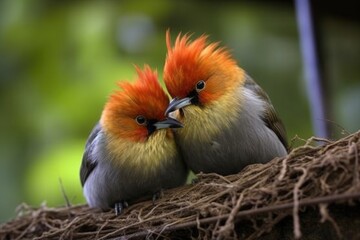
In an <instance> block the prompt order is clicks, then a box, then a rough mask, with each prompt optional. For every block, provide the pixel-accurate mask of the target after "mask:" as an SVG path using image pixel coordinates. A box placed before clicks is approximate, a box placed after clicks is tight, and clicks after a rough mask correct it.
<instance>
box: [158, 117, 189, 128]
mask: <svg viewBox="0 0 360 240" xmlns="http://www.w3.org/2000/svg"><path fill="white" fill-rule="evenodd" d="M153 126H154V127H155V128H156V129H157V130H158V129H162V128H182V127H183V125H182V123H181V122H179V121H178V120H176V119H174V118H171V117H167V118H166V119H165V120H163V121H158V122H156V123H154V124H153Z"/></svg>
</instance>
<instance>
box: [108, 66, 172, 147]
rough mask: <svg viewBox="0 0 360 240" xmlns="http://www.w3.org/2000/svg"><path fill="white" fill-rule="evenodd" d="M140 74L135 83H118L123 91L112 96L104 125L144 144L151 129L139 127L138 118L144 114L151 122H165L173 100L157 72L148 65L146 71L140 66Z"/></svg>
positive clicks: (115, 132) (137, 68) (138, 71)
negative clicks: (170, 98) (163, 86)
mask: <svg viewBox="0 0 360 240" xmlns="http://www.w3.org/2000/svg"><path fill="white" fill-rule="evenodd" d="M136 72H137V75H138V78H137V80H136V81H135V82H134V83H129V82H120V83H118V85H119V86H120V88H122V91H116V92H115V93H113V94H112V95H111V96H110V98H109V100H108V102H107V103H106V105H105V108H104V112H103V115H102V124H103V126H104V128H105V130H107V131H109V132H110V133H112V134H115V136H118V137H123V138H127V139H130V140H134V141H143V140H145V139H146V138H147V134H148V131H147V128H146V126H142V125H139V124H137V123H136V121H135V118H136V117H137V116H139V115H141V116H144V117H145V118H146V119H148V120H162V119H164V118H165V117H164V112H165V110H166V108H167V106H168V104H169V98H168V96H167V95H166V93H165V92H164V91H163V89H162V88H161V86H160V84H159V82H158V78H157V72H156V71H152V70H151V68H150V67H149V66H148V65H145V66H144V69H143V70H141V69H140V68H139V67H136Z"/></svg>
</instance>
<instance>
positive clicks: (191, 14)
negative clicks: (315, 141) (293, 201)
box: [0, 0, 360, 222]
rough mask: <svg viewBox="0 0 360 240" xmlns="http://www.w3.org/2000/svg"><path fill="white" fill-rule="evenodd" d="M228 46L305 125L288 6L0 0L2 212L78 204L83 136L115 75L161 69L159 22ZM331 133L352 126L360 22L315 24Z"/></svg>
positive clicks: (283, 111) (358, 116)
mask: <svg viewBox="0 0 360 240" xmlns="http://www.w3.org/2000/svg"><path fill="white" fill-rule="evenodd" d="M167 28H170V29H171V32H172V34H173V36H175V35H176V34H177V33H178V32H180V31H181V32H183V33H186V32H192V33H194V37H196V36H200V35H201V34H203V33H206V34H209V35H210V40H211V41H221V44H222V45H225V46H227V47H228V48H229V49H232V52H233V54H234V57H235V58H236V59H237V60H238V62H239V64H240V65H241V66H242V67H243V68H244V69H246V70H247V72H248V73H249V74H250V75H251V76H252V77H253V78H254V79H255V80H256V81H257V82H258V83H259V84H260V85H261V86H262V87H263V88H264V89H265V90H266V91H267V92H268V94H269V95H270V97H271V99H272V101H273V104H274V105H275V107H276V109H277V111H278V112H279V114H280V116H281V117H282V119H283V121H284V122H285V124H286V126H287V130H288V137H289V138H290V139H291V138H292V137H294V136H295V135H299V136H300V137H302V138H308V137H310V136H312V135H313V133H312V127H311V120H310V116H309V106H308V101H307V94H306V92H305V86H304V81H303V73H302V63H301V54H300V48H299V36H298V31H297V24H296V17H295V13H294V9H293V8H292V6H291V5H286V6H283V5H280V4H275V5H274V4H266V3H261V2H257V3H252V2H251V1H234V2H231V1H228V2H223V3H221V4H219V3H218V2H216V1H175V0H159V1H156V2H155V1H146V0H139V1H49V0H16V1H14V0H2V1H0V132H1V134H0V191H1V193H0V195H1V197H0V222H4V221H6V220H8V219H10V218H12V217H14V216H15V208H16V206H18V205H19V204H21V203H22V202H26V203H27V204H30V205H32V206H39V205H40V204H42V203H46V204H47V205H49V206H62V205H64V204H65V200H64V197H63V196H62V193H61V186H60V179H61V182H62V186H63V188H64V190H65V192H66V195H67V196H68V198H69V200H70V202H71V203H72V204H77V203H84V202H85V200H84V198H83V196H82V191H81V186H80V180H79V167H80V162H81V158H82V153H83V150H84V145H85V141H86V138H87V137H88V134H89V133H90V131H91V129H92V127H93V125H94V124H95V123H96V121H97V120H98V119H99V117H100V114H101V111H102V107H103V105H104V103H105V101H106V99H107V96H108V95H109V93H111V91H113V90H114V89H116V88H117V87H116V84H115V83H116V81H119V80H132V79H133V77H134V75H135V71H134V67H133V64H137V65H140V66H143V64H144V63H145V62H146V63H148V64H150V66H152V67H155V68H157V69H158V71H159V73H160V77H161V75H162V69H163V64H164V58H165V53H166V47H165V31H166V29H167ZM321 28H322V42H323V49H324V55H325V61H326V77H327V81H328V83H329V86H330V88H329V90H330V92H329V94H330V96H331V106H332V108H331V113H332V115H331V118H330V120H331V121H333V122H334V130H335V131H334V133H333V135H332V137H334V138H337V137H339V136H340V133H341V129H340V128H339V127H337V126H335V125H339V126H341V127H343V128H345V129H346V130H347V131H349V132H354V131H357V130H358V129H359V128H360V111H359V109H360V81H359V78H360V72H359V60H360V46H359V43H360V29H359V25H358V24H356V23H353V22H351V21H349V20H343V19H339V18H336V17H332V16H327V17H325V18H324V19H323V21H322V22H321Z"/></svg>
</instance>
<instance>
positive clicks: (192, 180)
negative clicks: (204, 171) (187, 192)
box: [191, 177, 200, 185]
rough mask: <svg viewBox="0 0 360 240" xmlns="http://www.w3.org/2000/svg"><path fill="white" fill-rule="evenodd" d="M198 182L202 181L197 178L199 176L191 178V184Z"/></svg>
mask: <svg viewBox="0 0 360 240" xmlns="http://www.w3.org/2000/svg"><path fill="white" fill-rule="evenodd" d="M198 182H200V179H199V178H197V177H195V178H193V179H191V184H192V185H194V184H197V183H198Z"/></svg>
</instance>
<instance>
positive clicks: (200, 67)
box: [164, 31, 288, 175]
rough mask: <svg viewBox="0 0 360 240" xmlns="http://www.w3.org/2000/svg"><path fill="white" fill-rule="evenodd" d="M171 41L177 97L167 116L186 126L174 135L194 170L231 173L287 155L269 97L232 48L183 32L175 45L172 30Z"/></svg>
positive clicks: (169, 65) (170, 71) (169, 70)
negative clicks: (243, 66)
mask: <svg viewBox="0 0 360 240" xmlns="http://www.w3.org/2000/svg"><path fill="white" fill-rule="evenodd" d="M166 44H167V50H168V52H167V56H166V61H165V66H164V81H165V84H166V87H167V89H168V91H169V93H170V95H171V96H172V97H173V99H172V101H171V102H170V105H169V107H168V109H167V110H166V114H167V115H171V116H173V117H175V118H177V119H178V120H179V121H181V122H182V123H183V124H184V128H182V129H176V130H175V139H176V142H177V144H178V145H179V147H180V149H181V154H182V156H183V159H184V161H185V162H186V164H187V166H188V167H189V168H190V170H192V171H193V172H195V173H198V172H205V173H210V172H214V173H218V174H222V175H228V174H234V173H237V172H239V171H240V170H241V169H243V168H244V167H245V166H247V165H249V164H253V163H264V162H267V161H270V160H271V159H273V158H275V157H280V156H284V155H286V154H287V148H288V144H287V140H286V132H285V128H284V125H283V124H282V122H281V120H280V119H279V117H278V115H277V114H276V112H275V109H274V107H273V105H272V104H271V102H270V99H269V97H268V95H267V94H266V93H265V92H264V91H263V90H262V89H261V87H260V86H259V85H258V84H256V83H255V81H254V80H252V79H251V77H250V76H249V75H248V74H247V73H246V72H245V71H244V70H243V69H242V68H240V67H239V66H238V65H237V63H236V61H235V60H234V58H232V56H231V55H230V53H229V51H228V50H226V49H225V48H221V47H219V44H218V43H210V44H207V36H205V35H202V36H201V37H199V38H197V39H195V40H194V41H190V39H189V35H186V34H185V35H183V36H182V35H181V34H179V35H178V37H177V38H176V41H175V44H174V46H173V47H172V46H171V45H172V44H171V39H170V32H169V31H167V33H166ZM178 109H179V110H178Z"/></svg>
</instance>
